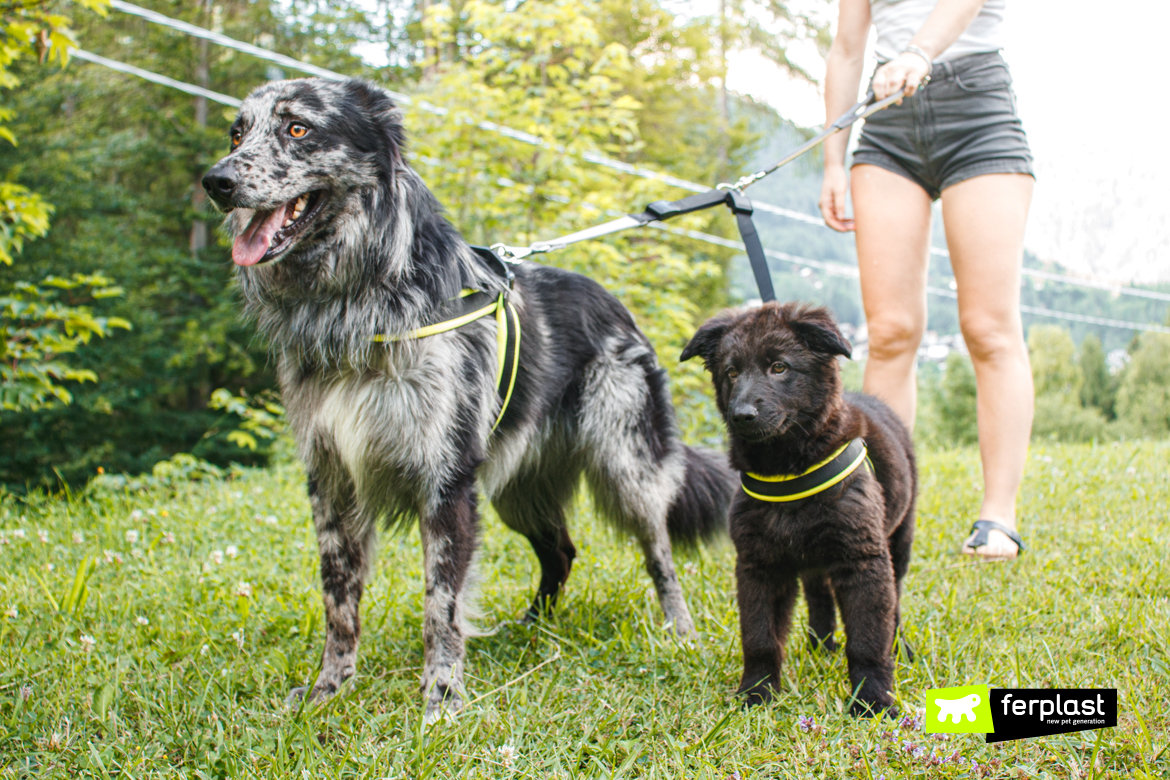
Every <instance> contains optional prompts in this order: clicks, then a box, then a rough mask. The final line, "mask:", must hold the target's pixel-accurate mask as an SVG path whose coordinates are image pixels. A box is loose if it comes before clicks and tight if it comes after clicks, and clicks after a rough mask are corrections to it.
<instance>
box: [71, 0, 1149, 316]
mask: <svg viewBox="0 0 1170 780" xmlns="http://www.w3.org/2000/svg"><path fill="white" fill-rule="evenodd" d="M111 3H119V4H121V5H129V4H128V3H123V2H122V0H111ZM70 54H71V56H74V57H77V58H78V59H80V60H84V61H86V62H90V63H93V64H95V65H102V66H104V67H107V68H110V69H111V70H115V71H118V72H120V73H125V74H128V75H131V76H137V77H139V78H142V79H144V80H146V81H150V82H152V83H155V84H160V85H162V86H166V87H171V88H174V89H177V90H179V91H182V92H185V93H187V94H190V95H198V96H201V97H205V98H207V99H208V100H211V101H213V102H216V103H220V104H222V105H226V106H232V107H234V108H239V106H240V105H242V101H240V100H239V99H237V98H234V97H231V96H230V95H224V94H222V93H219V92H214V91H212V90H209V89H205V88H203V87H199V86H197V85H194V84H188V83H186V82H182V81H177V80H175V79H172V78H169V77H167V76H162V75H160V74H158V73H154V72H152V71H148V70H144V69H142V68H138V67H136V66H133V65H128V64H126V63H124V62H119V61H117V60H111V59H108V58H106V57H102V56H99V55H97V54H94V53H92V52H88V51H85V50H83V49H70ZM420 159H421V160H422V161H423V162H425V163H427V164H439V161H437V160H431V159H429V158H420ZM496 184H497V185H498V186H501V187H504V186H511V187H514V186H521V185H517V183H516V182H512V181H510V180H505V179H501V180H499V181H498V182H496ZM707 189H710V188H707ZM703 191H704V192H705V191H706V190H703ZM558 202H561V203H568V201H565V200H560V199H558ZM756 205H757V206H758V205H759V204H758V203H757V204H756ZM594 208H595V207H594ZM597 210H600V209H597ZM620 213H621V212H616V211H615V212H612V215H618V214H620ZM646 226H647V227H650V228H654V229H656V230H662V231H665V232H668V233H672V234H674V235H679V236H685V237H687V238H691V239H694V240H696V241H702V242H705V243H708V244H713V245H716V246H722V247H726V248H728V249H735V250H738V251H741V252H742V251H744V245H743V243H742V242H739V241H735V240H733V239H729V238H724V237H722V236H716V235H713V234H711V233H704V232H701V231H698V230H689V229H687V228H680V227H677V226H674V225H669V224H666V223H664V222H650V223H648V224H647V225H646ZM764 254H765V255H767V256H768V257H770V258H773V259H775V260H779V261H781V262H785V263H790V264H793V265H800V266H803V267H809V268H817V269H820V270H822V271H824V272H825V273H827V274H829V275H830V276H842V277H848V278H858V277H859V275H860V273H859V271H858V270H857V268H856V267H855V266H849V265H845V264H843V263H833V262H826V261H822V260H813V259H812V258H808V257H801V256H799V255H793V254H789V253H787V252H780V251H778V250H774V249H764ZM926 292H927V293H929V294H931V295H936V296H939V297H944V298H952V299H953V298H957V297H958V294H957V293H955V292H954V291H952V290H945V289H943V288H939V287H932V286H928V287H927V288H926ZM1143 292H1145V291H1143ZM1020 310H1021V311H1023V312H1025V313H1028V314H1034V315H1037V316H1043V317H1050V318H1054V319H1063V320H1069V321H1073V322H1083V323H1087V324H1093V325H1102V326H1107V327H1114V328H1121V329H1126V330H1137V331H1148V332H1155V333H1170V327H1165V326H1162V325H1157V324H1152V323H1142V322H1129V321H1126V320H1114V319H1108V318H1105V317H1093V316H1090V315H1084V314H1076V313H1074V312H1063V311H1057V310H1054V309H1046V308H1041V307H1035V306H1027V305H1021V306H1020Z"/></svg>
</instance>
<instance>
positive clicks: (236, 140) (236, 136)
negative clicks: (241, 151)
mask: <svg viewBox="0 0 1170 780" xmlns="http://www.w3.org/2000/svg"><path fill="white" fill-rule="evenodd" d="M243 140H244V134H243V133H241V132H240V131H239V130H232V148H233V149H235V148H236V147H237V146H239V145H240V141H243Z"/></svg>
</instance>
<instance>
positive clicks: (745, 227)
mask: <svg viewBox="0 0 1170 780" xmlns="http://www.w3.org/2000/svg"><path fill="white" fill-rule="evenodd" d="M902 97H903V95H902V93H901V92H898V93H895V94H893V95H891V96H890V97H888V98H886V99H884V100H878V101H875V100H874V94H873V91H872V90H871V91H870V92H869V93H868V94H867V95H866V96H865V99H864V100H861V101H859V102H858V103H856V104H855V105H854V106H853V107H852V108H850V109H849V110H848V111H846V112H845V113H844V114H842V115H841V116H840V117H839V118H838V119H837V121H835V122H833V124H831V125H829V126H828V127H826V128H825V129H824V130H822V131H821V132H820V133H818V134H817V135H816V136H814V137H813V138H810V139H809V140H808V141H806V142H805V143H804V144H803V145H802V146H801V147H800V148H798V149H797V150H795V151H794V152H792V153H791V154H789V155H788V156H787V157H785V158H783V159H782V160H779V161H778V162H776V163H773V164H772V165H770V166H768V167H767V168H764V169H763V170H760V171H757V172H755V173H753V174H751V175H749V176H744V177H743V178H741V179H740V180H739V181H737V182H736V183H735V184H720V185H718V186H717V187H716V188H715V189H713V190H707V191H706V192H700V193H699V194H697V195H691V196H690V197H687V198H683V199H681V200H656V201H654V202H653V203H651V204H650V205H649V206H647V207H646V208H645V210H644V211H642V212H640V213H638V214H627V215H626V216H624V217H620V218H618V219H615V220H612V221H610V222H605V223H603V224H601V225H596V226H594V227H591V228H586V229H585V230H579V231H577V232H576V233H570V234H568V235H567V236H561V237H560V238H554V239H553V240H551V241H537V242H536V243H535V244H531V245H530V246H525V247H514V246H507V245H505V244H494V245H492V248H491V250H492V252H494V253H495V254H496V256H497V257H499V258H500V259H501V260H503V261H505V262H509V263H516V262H519V261H520V260H523V259H524V258H526V257H529V256H531V255H536V254H543V253H545V252H552V251H554V250H557V249H563V248H564V247H566V246H568V245H570V244H575V243H577V242H578V241H590V240H592V239H595V238H601V237H602V236H608V235H609V234H611V233H617V232H619V231H622V230H628V229H630V228H635V227H642V226H643V225H648V224H650V223H651V222H664V221H666V220H668V219H670V218H671V217H677V216H680V215H682V214H690V213H691V212H693V211H702V210H704V209H709V208H711V207H713V206H718V205H720V204H723V205H726V206H727V207H728V208H729V209H731V213H733V214H735V222H736V225H737V226H738V227H739V236H740V239H741V240H742V241H743V245H744V249H745V250H746V252H747V256H748V262H749V263H751V266H752V275H753V276H755V278H756V287H758V288H759V290H760V300H761V301H763V302H765V303H767V302H768V301H774V300H776V291H775V290H774V289H773V288H772V273H771V271H770V270H769V269H768V259H767V258H766V257H765V256H764V246H763V244H761V243H760V235H759V233H758V232H757V231H756V226H755V223H754V222H752V202H751V200H750V199H749V198H748V196H747V195H744V194H743V190H744V189H745V188H746V187H749V186H750V185H752V184H754V183H756V182H757V181H759V180H760V179H762V178H764V177H765V176H767V175H768V174H770V173H772V172H774V171H776V170H777V169H778V168H780V167H781V166H784V165H787V164H788V163H790V162H792V161H793V160H795V159H796V158H797V157H800V156H801V155H802V154H804V153H805V152H807V151H809V150H810V149H813V148H814V147H816V146H817V145H818V144H821V143H823V142H824V140H825V139H826V138H828V137H829V136H831V135H834V134H836V133H839V132H840V131H842V130H844V129H846V128H848V127H849V126H851V125H852V124H853V123H854V122H856V121H857V120H859V119H864V118H865V117H867V116H869V115H871V114H873V113H875V112H877V111H881V110H882V109H883V108H886V107H887V106H889V105H891V104H893V103H896V102H897V101H899V100H901V99H902Z"/></svg>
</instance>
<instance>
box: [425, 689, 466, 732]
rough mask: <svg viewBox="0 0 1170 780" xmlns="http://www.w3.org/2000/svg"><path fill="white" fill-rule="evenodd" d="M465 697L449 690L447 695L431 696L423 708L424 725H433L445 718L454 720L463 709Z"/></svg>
mask: <svg viewBox="0 0 1170 780" xmlns="http://www.w3.org/2000/svg"><path fill="white" fill-rule="evenodd" d="M463 707H464V704H463V697H462V696H460V695H459V694H457V693H452V692H448V693H447V695H446V696H431V697H430V698H428V699H427V704H426V709H424V710H423V725H424V726H433V725H434V724H436V723H438V722H440V721H444V720H454V719H455V717H456V716H458V715H459V713H460V712H461V711H462V710H463Z"/></svg>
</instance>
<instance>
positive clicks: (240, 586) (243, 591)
mask: <svg viewBox="0 0 1170 780" xmlns="http://www.w3.org/2000/svg"><path fill="white" fill-rule="evenodd" d="M236 595H237V596H239V597H241V598H245V599H250V598H252V583H250V582H237V583H236Z"/></svg>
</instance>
